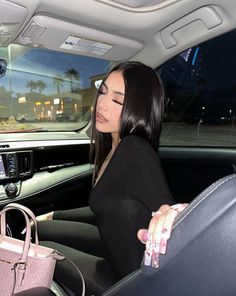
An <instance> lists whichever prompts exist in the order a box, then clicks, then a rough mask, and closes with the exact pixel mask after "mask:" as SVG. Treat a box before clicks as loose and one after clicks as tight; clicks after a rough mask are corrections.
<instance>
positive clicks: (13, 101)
mask: <svg viewBox="0 0 236 296" xmlns="http://www.w3.org/2000/svg"><path fill="white" fill-rule="evenodd" d="M0 58H2V59H5V60H6V61H7V63H8V66H7V71H6V74H5V76H3V77H1V78H0V133H7V132H27V131H30V132H32V131H72V130H79V129H81V128H83V127H84V126H85V125H86V124H87V123H88V122H89V120H90V118H91V112H92V105H93V101H94V97H95V94H96V86H97V85H98V84H99V81H101V79H102V77H103V75H104V73H106V72H107V70H108V68H109V66H110V62H109V61H106V60H102V59H95V58H91V57H86V56H79V55H75V54H68V53H63V52H54V51H51V50H46V49H40V48H29V47H25V46H19V45H10V46H8V47H6V48H0Z"/></svg>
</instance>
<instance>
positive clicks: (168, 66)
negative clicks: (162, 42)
mask: <svg viewBox="0 0 236 296" xmlns="http://www.w3.org/2000/svg"><path fill="white" fill-rule="evenodd" d="M235 50H236V31H232V32H229V33H227V34H225V35H222V36H220V37H217V38H214V39H211V40H209V41H207V42H204V43H203V44H200V45H198V46H196V47H193V48H189V49H188V50H186V51H184V52H182V53H181V54H179V55H177V56H176V57H174V58H172V59H171V60H169V61H168V62H166V63H165V64H164V65H162V67H160V68H158V69H157V70H158V72H159V73H160V75H161V78H162V80H163V82H164V87H165V92H166V99H165V116H164V124H163V130H162V136H161V145H171V146H218V147H220V146H227V147H235V146H236V132H235V119H236V78H235V69H236V57H235Z"/></svg>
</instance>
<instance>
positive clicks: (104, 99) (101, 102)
mask: <svg viewBox="0 0 236 296" xmlns="http://www.w3.org/2000/svg"><path fill="white" fill-rule="evenodd" d="M97 108H98V109H100V110H104V111H107V110H108V108H109V100H108V96H107V95H102V96H100V97H99V98H98V101H97Z"/></svg>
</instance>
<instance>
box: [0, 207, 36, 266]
mask: <svg viewBox="0 0 236 296" xmlns="http://www.w3.org/2000/svg"><path fill="white" fill-rule="evenodd" d="M15 209H16V208H15V207H10V206H7V207H4V208H3V209H2V210H1V212H0V216H1V224H2V216H4V217H6V215H5V214H6V212H7V211H9V210H15ZM17 210H19V211H21V213H22V214H23V215H24V217H25V222H26V234H25V241H24V246H23V251H22V254H21V258H20V260H19V261H18V264H25V263H26V259H27V256H28V251H29V247H30V240H31V226H30V220H29V217H28V216H27V214H26V213H25V212H24V210H22V209H20V208H17ZM4 221H5V220H4ZM5 225H6V223H5ZM4 230H5V231H6V229H4ZM1 231H2V225H1ZM1 234H2V233H1Z"/></svg>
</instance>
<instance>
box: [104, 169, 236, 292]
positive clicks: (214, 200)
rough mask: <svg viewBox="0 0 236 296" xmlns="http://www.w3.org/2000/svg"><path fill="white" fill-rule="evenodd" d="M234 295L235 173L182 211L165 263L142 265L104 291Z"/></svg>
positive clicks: (206, 191)
mask: <svg viewBox="0 0 236 296" xmlns="http://www.w3.org/2000/svg"><path fill="white" fill-rule="evenodd" d="M143 295H145V296H190V295H191V296H222V295H225V296H231V295H232V296H235V295H236V175H235V174H234V175H230V176H227V177H225V178H223V179H220V180H219V181H217V182H215V183H214V184H213V185H211V186H210V187H208V188H207V189H206V190H205V191H204V192H202V193H201V194H200V195H199V196H198V197H197V198H195V199H194V200H193V202H191V204H190V205H189V206H188V207H187V208H186V209H185V210H184V211H183V212H182V213H181V214H180V215H179V216H178V217H177V219H176V222H175V225H174V229H173V232H172V236H171V238H170V240H169V242H168V249H167V254H166V255H161V258H160V267H159V269H155V268H152V267H146V266H144V265H142V266H141V268H140V269H139V270H137V271H135V272H133V273H132V274H130V275H129V276H127V277H125V278H124V279H122V280H121V281H119V282H118V283H117V284H116V285H114V286H113V287H112V288H110V289H109V290H108V291H107V292H105V293H104V294H103V296H143Z"/></svg>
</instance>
